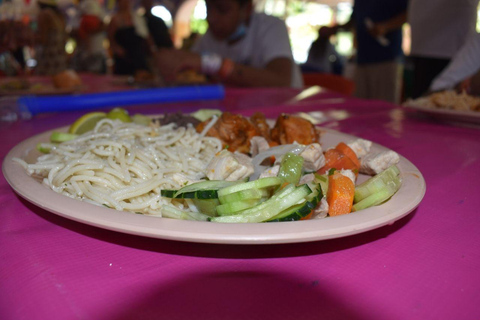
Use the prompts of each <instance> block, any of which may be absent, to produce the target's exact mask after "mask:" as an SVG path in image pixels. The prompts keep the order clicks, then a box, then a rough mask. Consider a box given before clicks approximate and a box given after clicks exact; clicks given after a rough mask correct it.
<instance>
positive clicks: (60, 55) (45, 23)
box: [35, 0, 67, 75]
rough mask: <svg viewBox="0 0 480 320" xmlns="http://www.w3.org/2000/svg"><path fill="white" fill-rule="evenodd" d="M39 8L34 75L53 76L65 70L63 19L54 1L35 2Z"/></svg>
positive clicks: (65, 53) (65, 33) (65, 36)
mask: <svg viewBox="0 0 480 320" xmlns="http://www.w3.org/2000/svg"><path fill="white" fill-rule="evenodd" d="M37 4H38V6H39V8H40V12H39V14H38V21H37V24H38V29H37V34H36V36H35V40H36V47H35V59H36V60H37V65H36V67H35V74H38V75H55V74H58V73H60V72H63V71H65V70H66V69H67V52H66V51H65V44H66V41H67V32H66V30H65V26H66V23H65V18H64V17H63V14H62V13H61V11H60V10H59V8H58V5H57V1H56V0H37Z"/></svg>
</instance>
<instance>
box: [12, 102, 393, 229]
mask: <svg viewBox="0 0 480 320" xmlns="http://www.w3.org/2000/svg"><path fill="white" fill-rule="evenodd" d="M177 116H178V114H177ZM145 118H147V117H146V116H141V115H134V116H130V115H129V114H128V112H127V111H126V110H123V109H119V108H116V109H113V110H111V111H109V112H107V113H100V112H94V113H90V114H86V115H84V116H83V117H81V118H79V119H78V120H76V121H75V122H74V123H73V124H72V126H71V127H70V130H69V133H63V132H54V133H53V134H52V136H51V141H50V142H45V143H41V144H40V145H39V146H38V150H40V151H41V152H44V153H45V155H42V156H40V157H39V158H38V159H37V162H36V163H32V164H28V163H26V162H25V161H24V160H22V159H15V161H16V162H18V163H19V164H21V165H22V166H23V167H24V168H25V169H26V171H27V173H28V174H29V175H32V176H33V177H35V178H37V179H41V180H42V181H43V183H44V184H45V185H47V186H48V187H49V188H51V189H52V190H54V191H56V192H58V193H61V194H64V195H66V196H69V197H71V198H75V199H79V200H82V201H86V202H90V203H94V204H96V205H103V206H106V207H109V208H113V209H116V210H121V211H130V212H135V213H139V214H145V215H153V216H162V217H167V218H175V219H188V220H199V221H211V222H224V223H241V222H273V221H294V220H305V219H312V218H323V217H326V216H328V215H329V216H335V215H341V214H349V213H350V212H352V211H358V210H362V209H365V208H368V207H370V206H373V205H378V204H381V203H383V202H385V201H387V200H388V199H389V198H390V197H392V196H393V194H394V193H395V192H396V191H398V189H399V188H400V185H401V178H400V172H399V171H398V168H396V166H395V164H396V162H398V155H397V158H396V159H397V160H395V159H393V158H391V157H390V156H389V155H387V156H385V155H384V154H383V153H380V154H377V155H375V157H377V158H378V157H379V158H380V159H384V158H385V159H386V160H385V159H384V160H385V161H376V162H375V163H374V168H371V167H369V166H371V165H372V164H371V163H369V162H365V163H364V162H363V159H368V156H369V154H371V152H370V146H371V142H369V141H366V140H362V139H358V140H355V141H346V143H340V144H338V145H337V146H336V147H335V148H331V149H327V150H323V149H322V146H321V141H320V134H319V132H318V131H317V128H314V132H315V135H316V137H312V135H314V134H312V133H309V134H308V135H305V134H304V132H296V131H295V130H294V128H296V130H299V131H302V130H303V131H305V123H304V122H302V121H300V120H298V119H297V117H296V116H293V115H281V116H280V117H279V118H278V119H277V123H276V124H275V125H274V126H273V128H272V129H269V127H268V128H267V127H261V126H263V125H264V124H266V119H265V117H264V116H263V115H261V114H257V115H255V117H252V118H250V119H247V118H245V117H243V116H240V115H235V114H231V113H226V112H225V113H222V114H221V115H220V116H218V115H217V113H214V115H213V116H212V117H211V118H210V119H209V120H206V121H204V122H202V123H200V124H199V125H197V127H196V128H195V126H194V125H192V124H191V123H183V124H178V123H174V122H170V123H167V121H165V122H163V123H162V124H160V123H159V122H158V121H145ZM173 118H174V117H173ZM173 118H172V119H173ZM92 119H93V120H92ZM95 119H96V121H94V120H95ZM147 119H148V118H147ZM221 119H223V120H222V122H220V125H219V126H217V127H215V125H217V124H218V123H219V121H220V120H221ZM140 120H141V121H140ZM290 120H292V121H291V123H288V121H290ZM93 122H95V123H94V126H93V128H92V129H90V130H80V129H79V128H82V127H83V128H85V126H87V125H88V126H92V123H93ZM286 122H287V123H286ZM279 123H280V124H279ZM259 126H260V127H261V128H259ZM312 126H313V125H312ZM72 128H73V129H72ZM212 128H215V130H212V131H211V129H212ZM244 128H247V129H248V130H249V134H245V132H242V131H243V130H245V129H244ZM282 130H283V131H282ZM82 131H83V132H82ZM274 131H277V137H278V136H283V137H284V138H282V139H279V141H278V142H276V141H274V140H273V138H272V132H274ZM227 133H229V134H227ZM235 134H238V135H239V141H240V142H241V143H239V144H238V145H236V144H234V143H235V142H236V141H235ZM217 136H220V137H221V138H223V137H224V136H227V137H228V139H229V140H228V141H223V140H221V139H219V138H218V137H217ZM286 137H290V139H293V138H292V137H299V138H301V139H305V137H307V138H306V139H307V140H304V141H306V142H307V143H305V144H302V143H298V142H297V141H295V140H293V141H292V142H290V140H288V139H287V138H286ZM267 139H271V141H268V140H267ZM250 140H252V141H256V142H255V143H259V142H263V143H262V144H261V146H260V147H259V146H257V148H252V145H251V144H250V145H249V143H250ZM282 141H283V142H288V143H286V144H279V143H281V142H282ZM226 142H228V143H231V144H232V145H233V147H231V146H230V145H225V143H226ZM275 142H276V143H275ZM271 144H272V145H271ZM247 145H248V147H247ZM234 148H235V149H234ZM233 149H234V150H233ZM253 149H255V153H252V150H253ZM330 150H335V155H336V156H335V158H332V159H333V160H332V161H330V160H328V161H327V160H326V155H327V154H328V152H329V151H330ZM387 153H388V152H387ZM327 157H328V156H327ZM339 159H348V160H349V161H345V160H339ZM392 159H393V160H392ZM327 162H328V166H327ZM345 163H348V165H345ZM359 172H360V173H362V172H370V174H371V173H372V172H374V173H375V174H376V175H375V176H373V177H372V178H370V179H369V180H367V182H364V183H363V184H361V185H357V186H356V182H357V176H358V173H359ZM357 191H358V192H357ZM357 193H358V194H357Z"/></svg>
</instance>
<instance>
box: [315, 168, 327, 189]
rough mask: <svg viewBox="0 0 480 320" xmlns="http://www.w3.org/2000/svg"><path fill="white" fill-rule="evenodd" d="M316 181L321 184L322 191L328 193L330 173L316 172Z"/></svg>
mask: <svg viewBox="0 0 480 320" xmlns="http://www.w3.org/2000/svg"><path fill="white" fill-rule="evenodd" d="M315 182H317V183H319V184H320V187H321V188H322V193H323V194H327V191H328V175H326V174H319V173H315Z"/></svg>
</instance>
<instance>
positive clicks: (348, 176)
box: [340, 169, 356, 184]
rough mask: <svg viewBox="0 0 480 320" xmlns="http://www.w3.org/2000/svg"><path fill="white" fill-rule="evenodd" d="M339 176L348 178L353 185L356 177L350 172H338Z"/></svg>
mask: <svg viewBox="0 0 480 320" xmlns="http://www.w3.org/2000/svg"><path fill="white" fill-rule="evenodd" d="M340 174H342V175H344V176H345V177H347V178H349V179H350V180H352V182H353V184H355V180H356V176H355V173H353V171H352V170H343V169H342V170H340Z"/></svg>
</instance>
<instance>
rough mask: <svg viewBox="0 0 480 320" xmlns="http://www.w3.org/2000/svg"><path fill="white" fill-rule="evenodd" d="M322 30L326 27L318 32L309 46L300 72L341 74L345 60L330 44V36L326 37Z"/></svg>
mask: <svg viewBox="0 0 480 320" xmlns="http://www.w3.org/2000/svg"><path fill="white" fill-rule="evenodd" d="M322 28H326V27H321V28H320V29H319V30H318V37H317V39H316V40H315V41H313V42H312V44H311V45H310V49H309V50H308V58H307V61H306V62H305V64H303V65H302V71H304V72H323V73H335V74H342V70H343V65H344V63H345V61H344V60H345V59H344V57H342V56H341V55H340V54H339V53H338V52H337V50H336V49H335V46H334V45H333V44H332V43H331V42H330V35H327V34H326V32H325V30H322Z"/></svg>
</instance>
